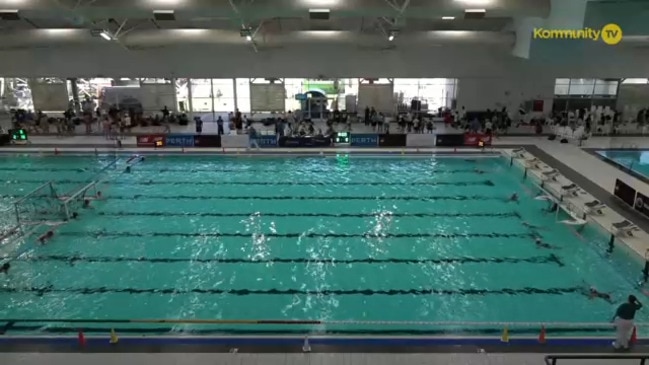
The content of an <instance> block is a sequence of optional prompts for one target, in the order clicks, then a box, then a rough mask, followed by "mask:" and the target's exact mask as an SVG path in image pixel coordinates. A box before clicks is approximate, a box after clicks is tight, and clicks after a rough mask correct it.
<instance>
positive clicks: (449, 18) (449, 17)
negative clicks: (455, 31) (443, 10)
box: [442, 16, 455, 20]
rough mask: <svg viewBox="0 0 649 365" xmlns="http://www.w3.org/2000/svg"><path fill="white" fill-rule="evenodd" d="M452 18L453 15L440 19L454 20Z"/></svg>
mask: <svg viewBox="0 0 649 365" xmlns="http://www.w3.org/2000/svg"><path fill="white" fill-rule="evenodd" d="M454 19H455V17H454V16H443V17H442V20H454Z"/></svg>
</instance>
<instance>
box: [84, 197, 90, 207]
mask: <svg viewBox="0 0 649 365" xmlns="http://www.w3.org/2000/svg"><path fill="white" fill-rule="evenodd" d="M83 207H84V208H90V199H84V200H83Z"/></svg>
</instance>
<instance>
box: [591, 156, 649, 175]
mask: <svg viewBox="0 0 649 365" xmlns="http://www.w3.org/2000/svg"><path fill="white" fill-rule="evenodd" d="M596 153H597V154H598V155H600V156H602V157H604V158H605V159H606V160H608V161H611V162H613V163H614V164H615V165H617V166H618V167H622V168H623V169H628V170H630V171H631V172H633V173H635V174H637V175H639V176H641V177H643V178H644V179H648V178H649V151H647V150H601V151H596Z"/></svg>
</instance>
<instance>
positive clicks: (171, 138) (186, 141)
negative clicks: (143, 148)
mask: <svg viewBox="0 0 649 365" xmlns="http://www.w3.org/2000/svg"><path fill="white" fill-rule="evenodd" d="M165 145H166V146H167V147H194V135H193V134H169V135H167V139H166V143H165Z"/></svg>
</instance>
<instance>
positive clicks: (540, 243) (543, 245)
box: [534, 237, 557, 250]
mask: <svg viewBox="0 0 649 365" xmlns="http://www.w3.org/2000/svg"><path fill="white" fill-rule="evenodd" d="M534 244H535V245H536V247H537V248H545V249H548V250H554V249H556V248H557V247H556V246H552V245H550V244H548V243H545V242H543V240H542V239H541V237H536V238H535V239H534Z"/></svg>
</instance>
